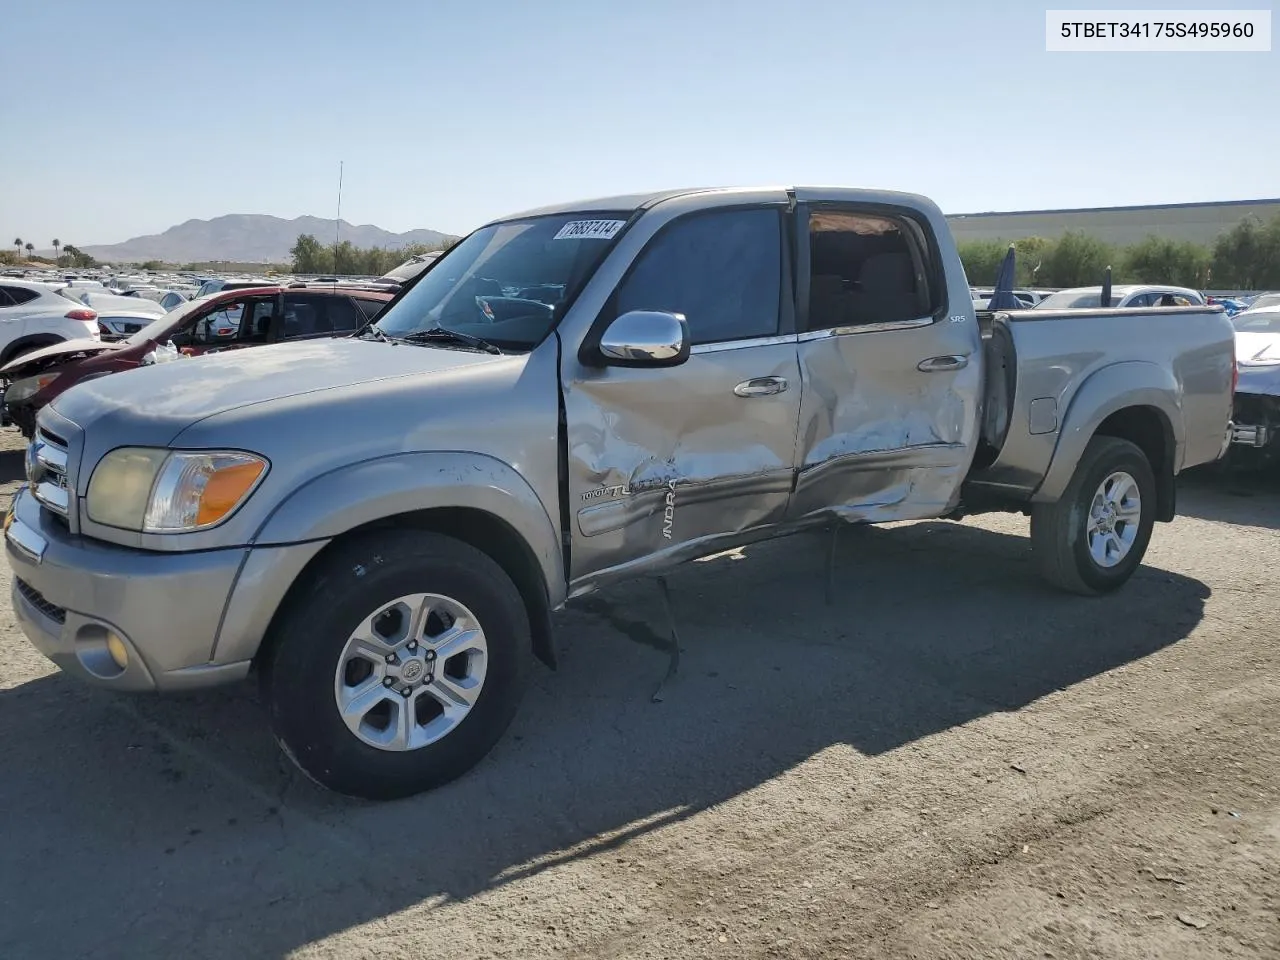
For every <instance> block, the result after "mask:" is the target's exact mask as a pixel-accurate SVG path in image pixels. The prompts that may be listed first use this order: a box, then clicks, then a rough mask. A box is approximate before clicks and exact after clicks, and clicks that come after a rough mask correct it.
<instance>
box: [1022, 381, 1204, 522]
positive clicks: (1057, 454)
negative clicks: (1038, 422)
mask: <svg viewBox="0 0 1280 960" xmlns="http://www.w3.org/2000/svg"><path fill="white" fill-rule="evenodd" d="M1180 394H1181V391H1180V390H1179V388H1178V382H1177V380H1175V379H1174V376H1173V372H1172V371H1170V370H1166V369H1165V368H1163V367H1161V366H1159V365H1157V364H1154V363H1147V362H1145V361H1141V360H1133V361H1126V362H1124V363H1114V364H1111V365H1110V366H1107V367H1103V368H1102V369H1101V370H1098V371H1096V372H1094V373H1093V374H1091V375H1090V376H1089V377H1088V378H1087V379H1086V380H1085V382H1084V383H1082V384H1081V385H1080V389H1079V390H1077V391H1076V393H1075V396H1074V397H1072V399H1071V405H1070V406H1069V407H1068V408H1067V412H1066V415H1065V416H1064V417H1063V420H1062V429H1061V430H1060V431H1059V433H1058V443H1057V445H1056V446H1055V447H1054V451H1053V459H1052V460H1051V461H1050V462H1049V469H1048V471H1047V472H1046V473H1045V477H1044V480H1043V482H1042V483H1041V484H1040V487H1039V489H1037V490H1036V492H1035V493H1034V494H1033V495H1032V497H1031V499H1032V501H1033V502H1035V503H1052V502H1054V501H1056V500H1058V499H1059V498H1060V497H1061V496H1062V494H1063V492H1064V491H1065V490H1066V489H1067V484H1068V483H1070V482H1071V477H1072V475H1073V474H1074V473H1075V470H1076V464H1078V463H1079V462H1080V458H1081V457H1082V456H1083V455H1084V448H1085V447H1086V446H1088V443H1089V441H1090V440H1092V439H1093V436H1094V434H1095V433H1096V432H1097V430H1098V427H1099V426H1100V425H1101V424H1102V422H1103V421H1104V420H1106V419H1107V417H1109V416H1111V415H1112V414H1113V413H1117V412H1119V411H1120V410H1124V409H1126V408H1128V407H1153V408H1155V409H1156V410H1158V411H1160V413H1161V414H1162V415H1163V416H1164V418H1165V420H1166V421H1167V423H1168V425H1169V427H1170V428H1171V430H1172V434H1173V441H1174V451H1173V457H1172V461H1173V469H1174V470H1175V471H1176V470H1177V469H1178V467H1179V465H1180V464H1181V463H1182V452H1183V448H1184V445H1185V437H1184V433H1183V423H1182V412H1181V408H1180V406H1179V402H1178V398H1179V396H1180ZM1162 466H1163V465H1162V464H1158V463H1153V464H1152V465H1151V468H1152V470H1154V471H1155V472H1156V474H1157V476H1158V475H1159V474H1160V471H1161V469H1162Z"/></svg>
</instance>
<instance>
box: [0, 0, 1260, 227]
mask: <svg viewBox="0 0 1280 960" xmlns="http://www.w3.org/2000/svg"><path fill="white" fill-rule="evenodd" d="M1271 2H1272V0H1252V2H1236V3H1230V2H1227V3H1221V2H1219V3H1215V2H1213V0H1199V2H1193V3H1188V4H1186V6H1187V7H1195V8H1202V9H1203V8H1246V7H1247V8H1264V9H1265V8H1267V7H1268V5H1269V3H1271ZM1171 3H1173V0H1165V5H1166V6H1167V5H1169V4H1171ZM1068 5H1069V4H1067V3H1064V2H1061V0H1059V2H1052V0H1051V2H1049V3H1048V4H1039V3H1032V2H1027V0H965V2H951V0H932V2H920V0H889V2H885V0H876V2H868V0H839V2H831V0H788V2H786V3H781V2H767V0H632V2H629V3H625V4H622V3H618V2H611V0H592V2H585V0H540V2H536V3H535V2H523V0H411V2H399V0H381V2H368V3H352V2H350V0H309V2H307V3H295V2H289V3H286V2H281V0H257V2H245V0H221V2H219V3H217V4H213V3H199V4H197V3H190V4H188V3H173V2H172V0H164V2H161V0H113V2H110V3H103V2H100V0H61V2H57V3H54V2H39V0H30V2H28V0H6V2H4V3H2V4H0V34H3V35H5V36H6V38H7V39H6V41H5V42H4V43H0V62H2V63H3V65H4V70H3V73H4V77H5V81H4V83H3V84H0V131H3V134H4V136H3V139H4V149H3V150H0V233H3V232H4V231H8V234H7V237H12V236H22V237H23V238H24V239H31V240H33V242H35V243H36V245H37V247H40V248H44V247H47V246H48V245H49V242H50V241H51V240H52V239H53V238H54V237H55V236H56V237H59V238H60V239H61V240H62V242H63V243H74V244H76V245H78V246H84V245H90V244H98V243H114V242H118V241H122V240H125V239H128V238H129V237H132V236H136V235H140V234H145V233H158V232H161V231H163V230H164V229H166V228H168V227H170V226H172V225H174V224H177V223H181V222H183V221H185V220H187V219H191V218H201V219H208V218H211V217H215V216H220V215H222V214H227V213H266V214H273V215H275V216H280V217H287V218H292V217H296V216H299V215H302V214H311V215H314V216H320V217H333V216H334V210H335V204H336V199H337V180H338V165H339V162H342V163H343V166H344V176H343V191H342V218H343V219H344V220H347V221H349V222H353V223H372V224H376V225H378V226H380V227H383V228H385V229H388V230H394V231H397V232H400V231H405V230H410V229H413V228H417V227H427V228H432V229H437V230H443V231H445V232H448V233H455V234H461V233H465V232H467V231H468V230H470V229H472V228H473V227H475V226H476V225H478V224H480V223H482V222H484V221H485V220H487V219H490V218H493V217H496V216H501V215H503V214H506V213H511V212H515V211H519V210H523V209H526V208H529V207H534V206H540V205H543V204H546V203H553V202H558V201H562V200H572V199H574V198H585V197H593V196H601V195H608V194H614V193H628V192H635V191H640V190H647V189H650V188H665V187H686V186H713V185H714V186H721V185H744V184H786V185H791V184H838V185H843V186H863V187H875V188H890V189H901V190H908V191H911V192H915V193H923V194H926V195H928V196H930V197H932V198H933V199H934V200H936V201H937V202H938V203H939V204H940V205H941V206H942V208H943V209H944V210H945V211H946V212H948V213H967V212H976V211H985V210H1020V209H1041V208H1059V207H1076V206H1109V205H1119V204H1144V203H1178V202H1192V201H1206V200H1230V199H1258V198H1264V197H1268V198H1269V197H1280V123H1277V116H1278V114H1277V108H1276V103H1277V99H1278V98H1280V52H1276V50H1277V49H1280V47H1276V48H1275V49H1273V51H1272V52H1270V53H1205V54H1200V53H1197V54H1186V53H1182V54H1176V53H1154V54H1153V53H1142V54H1106V53H1102V54H1098V53H1046V52H1045V49H1044V47H1045V25H1044V11H1045V8H1046V6H1052V7H1055V8H1057V7H1065V6H1068ZM1076 6H1079V7H1090V8H1106V7H1108V6H1110V5H1109V4H1107V3H1106V2H1105V0H1093V2H1091V3H1090V2H1084V3H1077V4H1076ZM1115 6H1117V7H1120V6H1122V7H1124V8H1135V7H1145V6H1151V4H1143V3H1141V2H1140V0H1137V2H1135V0H1130V2H1129V3H1126V4H1123V5H1115ZM7 237H6V239H7Z"/></svg>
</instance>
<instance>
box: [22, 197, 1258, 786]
mask: <svg viewBox="0 0 1280 960" xmlns="http://www.w3.org/2000/svg"><path fill="white" fill-rule="evenodd" d="M1234 375H1235V373H1234V353H1233V347H1232V328H1231V326H1230V324H1229V323H1228V321H1227V319H1226V318H1225V316H1224V315H1223V314H1222V313H1221V311H1220V308H1217V307H1214V308H1202V307H1194V308H1182V309H1178V308H1173V309H1132V310H1084V311H1070V312H1060V313H1055V312H1047V311H1040V310H1037V311H1029V312H1026V313H1011V314H997V315H994V316H990V315H983V316H981V317H979V316H978V315H976V314H975V313H974V311H973V307H972V301H971V298H970V294H969V286H968V282H967V279H966V277H965V274H964V270H963V268H962V266H961V263H960V260H959V257H958V256H957V254H956V249H955V245H954V243H953V241H952V238H951V236H950V234H949V232H948V229H947V225H946V222H945V220H944V219H943V217H942V215H941V213H940V212H939V210H938V208H937V207H936V206H935V205H934V204H932V203H931V202H929V201H928V200H925V199H924V198H921V197H916V196H911V195H906V194H897V193H885V192H872V191H860V190H845V189H794V190H787V189H782V188H778V189H758V190H757V189H748V190H742V189H734V190H702V191H684V192H680V193H667V194H660V195H649V196H632V197H620V198H613V199H609V200H603V201H595V202H584V203H575V204H569V205H565V206H563V207H557V208H547V209H543V210H538V211H534V212H531V213H527V214H523V215H520V216H515V217H510V218H506V219H503V220H500V221H496V222H494V223H491V224H489V225H487V226H484V227H482V228H481V229H479V230H477V231H476V232H475V233H473V234H471V235H470V236H469V237H467V238H466V239H464V240H463V241H462V242H460V243H459V244H457V245H456V246H455V247H454V248H453V249H452V250H450V251H449V252H448V253H447V254H445V255H444V256H442V257H440V258H438V259H437V260H436V261H435V262H434V263H433V264H432V265H431V266H430V268H429V269H428V270H426V271H425V272H424V273H423V274H422V275H421V276H419V277H418V279H417V280H416V281H414V282H413V283H412V284H410V285H408V287H407V289H405V290H404V291H403V292H401V293H400V294H399V295H398V296H397V298H396V300H395V301H394V302H393V303H392V304H391V305H390V306H389V307H388V309H387V310H386V312H385V313H384V314H383V315H382V317H381V318H380V319H379V320H378V322H377V323H376V324H375V325H373V326H371V327H370V328H368V329H366V330H365V331H363V332H361V333H360V334H358V335H356V336H354V337H351V338H346V339H340V340H323V341H309V342H305V343H298V344H282V345H278V346H268V347H263V348H261V349H258V350H253V351H245V352H243V353H239V354H225V355H221V356H211V357H203V358H198V359H194V360H190V361H185V362H182V363H173V364H163V365H158V366H155V367H151V368H146V369H142V370H138V371H136V372H131V373H128V374H124V375H119V376H113V377H107V378H103V379H98V380H92V381H88V382H85V383H82V384H80V385H78V386H76V387H74V388H73V389H71V390H69V391H67V392H66V393H65V394H63V395H62V396H60V397H58V399H57V400H56V401H55V402H54V403H53V404H52V405H50V406H49V407H48V408H46V409H44V410H43V411H42V412H41V414H40V417H39V423H38V430H37V434H36V437H35V440H34V442H33V443H32V446H31V448H30V451H29V453H28V458H27V471H28V485H27V486H26V487H25V488H24V489H23V490H21V491H20V492H19V493H18V495H17V496H16V497H15V499H14V502H13V505H12V506H11V508H10V513H9V515H8V517H7V520H6V543H7V552H8V555H9V559H10V563H11V564H12V566H13V569H14V578H13V604H14V608H15V611H16V613H17V617H18V619H19V621H20V622H21V624H22V626H23V629H24V631H25V632H26V634H27V636H28V637H29V638H30V640H31V641H32V642H33V643H34V644H35V645H36V646H37V647H38V648H39V649H40V650H41V651H43V652H44V653H45V654H46V655H47V656H48V657H49V658H51V659H52V660H53V661H54V662H55V663H56V664H58V665H59V666H60V667H61V668H62V669H63V670H65V671H66V672H68V673H72V674H75V675H77V676H79V677H81V678H83V679H84V680H86V681H89V682H92V683H95V684H98V685H100V686H103V687H106V688H115V689H118V690H129V691H136V690H173V689H189V688H194V687H201V686H208V685H212V684H216V683H223V682H227V681H235V680H239V679H241V678H244V677H246V676H247V675H248V674H249V673H250V670H251V669H252V668H255V667H256V668H257V672H258V674H259V676H260V680H261V683H262V687H263V691H264V699H265V701H266V703H267V705H268V707H269V711H270V717H271V723H272V725H273V728H274V731H275V734H276V736H277V738H278V740H279V742H280V744H281V746H282V747H283V749H284V750H285V751H286V752H287V753H288V755H289V756H290V757H291V758H292V759H293V760H294V761H295V762H296V763H297V764H298V765H299V766H300V767H301V768H302V769H303V770H304V771H305V772H306V773H307V774H309V775H310V776H311V777H313V778H314V779H315V780H317V781H318V782H320V783H321V784H324V785H325V786H327V787H330V788H332V789H335V790H338V791H341V792H343V793H347V794H352V795H359V796H364V797H371V798H390V797H396V796H404V795H407V794H412V793H414V792H417V791H420V790H424V789H427V788H430V787H433V786H436V785H439V784H441V783H444V782H446V781H448V780H450V779H451V778H454V777H456V776H458V775H459V774H461V773H463V772H464V771H466V770H467V769H469V768H470V767H471V766H473V765H474V764H475V763H477V762H478V761H479V760H480V759H481V758H482V757H483V756H484V755H485V753H486V752H487V751H488V750H489V749H490V748H491V747H492V746H493V744H494V743H495V742H496V741H497V740H498V739H499V737H500V736H501V735H502V733H503V731H504V730H505V728H506V727H507V725H508V724H509V722H510V721H511V719H512V717H513V715H514V714H515V711H516V708H517V704H518V702H519V700H520V695H521V690H522V687H523V685H524V682H525V678H526V676H527V671H528V669H529V667H530V664H531V661H532V660H533V658H534V657H538V658H540V659H542V660H544V661H547V662H552V661H553V660H554V655H553V646H552V638H551V620H550V613H551V611H553V610H555V609H556V608H559V607H561V606H562V605H564V604H565V603H566V601H568V600H569V599H571V598H572V597H574V596H577V595H580V594H583V593H586V592H588V591H590V590H593V589H595V588H597V587H600V586H601V585H603V584H606V583H608V582H610V581H613V580H616V579H619V578H624V577H632V576H636V575H645V574H654V573H658V572H661V571H663V570H666V569H668V568H669V567H671V566H672V565H674V564H677V563H679V562H681V561H684V560H688V559H691V558H695V557H698V556H703V555H706V554H708V553H712V552H715V551H718V550H722V549H726V548H729V547H732V546H738V545H742V544H745V543H749V542H753V541H758V540H761V539H765V538H768V537H773V536H778V535H781V534H784V533H790V532H794V531H797V530H802V529H806V528H811V527H817V526H827V525H831V524H833V523H840V522H847V523H876V522H881V521H893V520H912V519H919V518H928V517H958V516H959V515H961V513H963V512H965V511H968V512H974V511H979V510H992V509H999V510H1021V511H1025V512H1027V513H1029V514H1030V516H1031V537H1032V542H1033V546H1034V554H1035V556H1036V559H1037V562H1038V564H1039V567H1040V570H1041V571H1042V572H1043V574H1044V575H1045V576H1046V577H1047V579H1048V580H1049V581H1050V582H1052V583H1053V584H1056V585H1057V586H1059V587H1061V588H1064V589H1066V590H1069V591H1073V592H1075V593H1080V594H1096V593H1102V592H1105V591H1110V590H1113V589H1115V588H1117V587H1119V586H1120V585H1121V584H1122V583H1124V582H1125V580H1127V579H1128V577H1129V576H1130V575H1131V574H1132V573H1133V571H1134V570H1135V568H1136V567H1137V566H1138V564H1139V563H1140V561H1141V559H1142V556H1143V553H1144V551H1145V550H1146V547H1147V542H1148V539H1149V538H1150V536H1151V533H1152V528H1153V524H1154V523H1155V521H1157V520H1163V521H1167V520H1170V519H1172V518H1173V515H1174V477H1175V475H1176V474H1177V473H1178V472H1179V471H1180V470H1182V469H1184V468H1186V467H1190V466H1193V465H1195V464H1200V463H1206V462H1209V461H1213V460H1215V459H1217V458H1218V457H1220V456H1221V455H1222V453H1223V451H1224V449H1225V447H1226V444H1227V442H1228V438H1229V435H1230V434H1229V430H1230V425H1229V418H1230V413H1231V402H1232V389H1233V381H1234Z"/></svg>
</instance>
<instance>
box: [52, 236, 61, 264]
mask: <svg viewBox="0 0 1280 960" xmlns="http://www.w3.org/2000/svg"><path fill="white" fill-rule="evenodd" d="M61 247H62V241H61V240H59V239H57V238H56V237H55V238H54V241H53V261H54V263H57V262H58V258H59V255H58V250H59V249H60V248H61Z"/></svg>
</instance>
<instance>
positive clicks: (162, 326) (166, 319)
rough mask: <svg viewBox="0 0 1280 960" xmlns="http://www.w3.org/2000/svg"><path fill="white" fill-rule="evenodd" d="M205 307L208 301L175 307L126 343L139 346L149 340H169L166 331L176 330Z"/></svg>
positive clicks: (198, 301)
mask: <svg viewBox="0 0 1280 960" xmlns="http://www.w3.org/2000/svg"><path fill="white" fill-rule="evenodd" d="M205 306H208V301H207V300H188V301H187V302H186V303H184V304H181V305H180V306H177V307H174V308H173V309H172V310H170V311H169V312H168V313H166V314H164V316H162V317H160V319H159V320H155V321H152V322H151V323H149V324H147V325H146V326H145V327H143V328H142V329H141V330H139V331H138V332H137V333H135V334H134V335H133V336H131V337H130V338H129V339H128V340H126V341H125V343H127V344H129V345H130V346H137V345H138V344H140V343H146V342H147V341H148V340H157V341H158V340H162V339H167V338H166V337H165V332H166V331H168V330H170V329H174V330H176V329H177V328H178V327H179V326H181V325H182V318H183V317H185V316H188V315H189V314H191V313H192V312H194V311H196V310H199V309H200V308H201V307H205Z"/></svg>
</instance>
